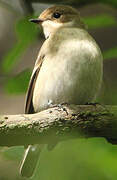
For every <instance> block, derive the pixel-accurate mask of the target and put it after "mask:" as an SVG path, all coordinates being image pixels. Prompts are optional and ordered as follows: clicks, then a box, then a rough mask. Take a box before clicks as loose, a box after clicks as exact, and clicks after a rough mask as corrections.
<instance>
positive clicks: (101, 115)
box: [0, 105, 117, 146]
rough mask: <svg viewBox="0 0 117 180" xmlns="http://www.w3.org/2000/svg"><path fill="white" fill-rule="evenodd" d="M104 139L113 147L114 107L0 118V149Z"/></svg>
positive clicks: (115, 137)
mask: <svg viewBox="0 0 117 180" xmlns="http://www.w3.org/2000/svg"><path fill="white" fill-rule="evenodd" d="M79 137H105V138H106V139H107V140H108V141H109V142H111V143H112V144H117V106H105V107H103V106H101V105H96V106H94V105H82V106H81V105H64V106H62V108H60V107H53V108H49V109H47V110H44V111H41V112H39V113H36V114H20V115H1V116H0V146H18V145H28V144H46V143H47V144H48V143H50V142H51V143H52V142H55V141H62V140H67V139H70V138H79Z"/></svg>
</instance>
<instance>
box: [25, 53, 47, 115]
mask: <svg viewBox="0 0 117 180" xmlns="http://www.w3.org/2000/svg"><path fill="white" fill-rule="evenodd" d="M43 58H44V56H43V57H40V58H39V59H38V60H37V62H36V64H35V68H34V71H33V73H32V77H31V79H30V82H29V87H28V91H27V96H26V105H25V114H33V113H35V111H34V107H33V92H34V88H35V83H36V80H37V77H38V75H39V71H40V69H41V66H42V63H43Z"/></svg>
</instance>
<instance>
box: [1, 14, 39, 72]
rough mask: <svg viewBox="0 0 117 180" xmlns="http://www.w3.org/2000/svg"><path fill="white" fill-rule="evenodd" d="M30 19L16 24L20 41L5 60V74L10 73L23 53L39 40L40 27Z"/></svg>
mask: <svg viewBox="0 0 117 180" xmlns="http://www.w3.org/2000/svg"><path fill="white" fill-rule="evenodd" d="M29 19H30V18H29V17H26V18H23V19H21V20H19V21H18V22H17V23H16V26H15V30H16V35H17V39H18V40H17V43H16V44H15V45H14V47H13V48H12V49H11V50H10V51H9V52H8V54H7V55H6V56H5V57H4V59H3V64H2V71H3V72H4V73H9V72H10V71H11V70H12V69H13V68H14V67H15V65H16V63H18V62H19V61H20V60H21V55H22V54H23V52H24V51H25V50H26V49H27V48H28V46H29V45H30V44H31V43H32V42H34V41H35V40H36V39H37V36H38V34H39V30H38V27H37V26H36V25H35V24H33V23H31V22H29Z"/></svg>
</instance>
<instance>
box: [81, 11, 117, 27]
mask: <svg viewBox="0 0 117 180" xmlns="http://www.w3.org/2000/svg"><path fill="white" fill-rule="evenodd" d="M84 22H85V24H87V25H88V27H89V29H95V28H100V27H102V28H103V27H108V26H115V25H117V21H116V18H115V17H113V16H111V15H109V14H101V15H96V16H92V17H85V18H84Z"/></svg>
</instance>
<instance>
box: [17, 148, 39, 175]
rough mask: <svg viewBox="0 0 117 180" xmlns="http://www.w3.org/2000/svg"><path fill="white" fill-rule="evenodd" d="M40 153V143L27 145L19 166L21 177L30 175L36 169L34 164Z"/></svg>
mask: <svg viewBox="0 0 117 180" xmlns="http://www.w3.org/2000/svg"><path fill="white" fill-rule="evenodd" d="M40 153H41V147H40V145H29V146H28V148H27V149H26V151H25V154H24V158H23V160H22V162H21V166H20V174H21V175H22V176H23V177H31V176H32V175H33V173H34V171H35V169H36V165H37V162H38V159H39V156H40Z"/></svg>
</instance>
